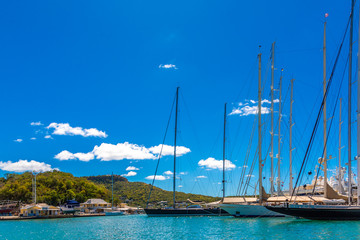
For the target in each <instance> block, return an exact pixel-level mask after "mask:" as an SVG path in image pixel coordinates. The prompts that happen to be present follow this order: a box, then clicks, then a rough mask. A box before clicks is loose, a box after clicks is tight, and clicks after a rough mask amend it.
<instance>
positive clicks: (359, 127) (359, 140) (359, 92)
mask: <svg viewBox="0 0 360 240" xmlns="http://www.w3.org/2000/svg"><path fill="white" fill-rule="evenodd" d="M359 20H360V14H359ZM359 22H360V21H359ZM359 28H360V27H359ZM358 41H360V31H359V39H358ZM359 54H360V42H359V43H358V56H357V57H358V66H357V68H358V69H357V71H358V81H357V114H356V119H357V144H356V147H357V158H356V163H357V189H358V191H357V204H358V205H360V199H359V198H360V190H359V189H360V175H359V174H360V80H359V74H360V62H359V60H360V56H359Z"/></svg>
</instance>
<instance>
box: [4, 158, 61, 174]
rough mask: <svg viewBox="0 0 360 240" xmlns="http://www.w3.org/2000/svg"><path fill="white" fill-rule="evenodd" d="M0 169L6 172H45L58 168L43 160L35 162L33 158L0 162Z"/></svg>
mask: <svg viewBox="0 0 360 240" xmlns="http://www.w3.org/2000/svg"><path fill="white" fill-rule="evenodd" d="M0 169H1V170H3V171H8V172H27V171H35V172H47V171H52V170H58V169H56V168H52V167H51V165H49V164H46V163H44V162H37V161H34V160H31V161H28V160H19V161H17V162H11V161H8V162H0Z"/></svg>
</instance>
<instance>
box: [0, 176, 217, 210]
mask: <svg viewBox="0 0 360 240" xmlns="http://www.w3.org/2000/svg"><path fill="white" fill-rule="evenodd" d="M32 181H33V175H32V173H30V172H26V173H23V174H6V176H5V177H3V178H0V200H16V201H21V202H22V203H31V202H32V201H33V192H32ZM36 186H37V202H44V203H47V204H51V205H59V204H61V203H64V202H65V201H66V200H71V199H75V200H77V201H78V202H85V201H86V200H87V199H89V198H102V199H104V200H105V201H108V202H111V175H102V176H91V177H74V176H73V175H72V174H70V173H65V172H59V171H53V172H45V173H40V174H38V175H37V177H36ZM149 191H150V185H149V184H146V183H143V182H129V181H128V180H127V179H126V178H124V177H122V176H119V175H114V204H118V203H120V202H125V203H127V204H128V205H130V206H141V207H145V205H146V202H147V199H148V196H149ZM172 196H173V195H172V192H170V191H165V190H162V189H160V188H157V187H154V189H153V192H152V195H151V199H150V201H151V202H153V203H157V202H160V201H168V202H169V203H172ZM187 199H191V200H193V201H204V202H213V201H216V200H219V199H220V198H214V197H209V196H204V195H196V194H187V193H183V192H177V193H176V200H177V201H179V202H180V201H186V200H187Z"/></svg>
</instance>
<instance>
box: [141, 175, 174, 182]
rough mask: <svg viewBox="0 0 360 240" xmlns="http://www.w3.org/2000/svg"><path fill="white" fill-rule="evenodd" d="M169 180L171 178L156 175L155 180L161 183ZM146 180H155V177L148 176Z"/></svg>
mask: <svg viewBox="0 0 360 240" xmlns="http://www.w3.org/2000/svg"><path fill="white" fill-rule="evenodd" d="M169 178H170V177H167V176H162V175H156V176H155V180H159V181H164V180H166V179H169ZM145 179H147V180H153V179H154V175H150V176H147V177H146V178H145Z"/></svg>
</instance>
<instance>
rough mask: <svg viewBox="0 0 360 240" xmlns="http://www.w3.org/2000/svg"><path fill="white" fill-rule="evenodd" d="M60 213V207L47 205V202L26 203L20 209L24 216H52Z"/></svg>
mask: <svg viewBox="0 0 360 240" xmlns="http://www.w3.org/2000/svg"><path fill="white" fill-rule="evenodd" d="M59 214H60V208H58V207H54V206H50V205H47V204H46V203H39V204H35V205H34V204H32V205H26V206H24V207H22V208H21V209H20V216H22V217H50V216H57V215H59Z"/></svg>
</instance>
